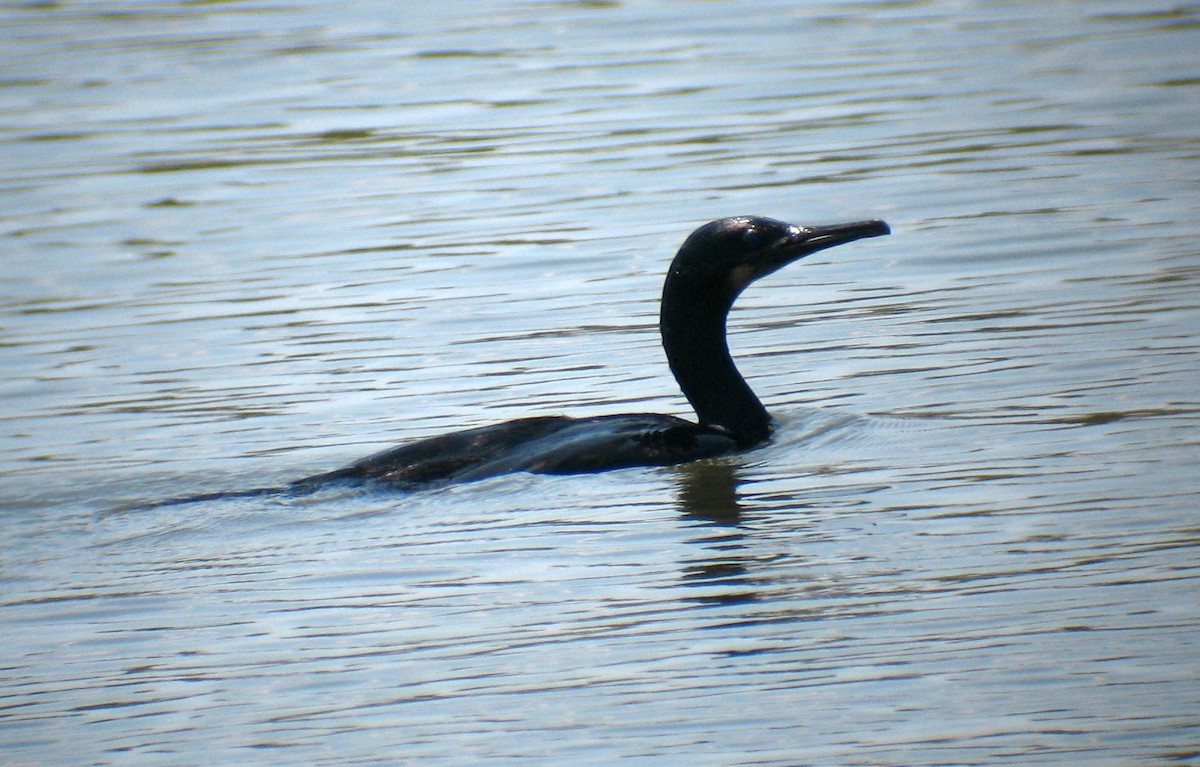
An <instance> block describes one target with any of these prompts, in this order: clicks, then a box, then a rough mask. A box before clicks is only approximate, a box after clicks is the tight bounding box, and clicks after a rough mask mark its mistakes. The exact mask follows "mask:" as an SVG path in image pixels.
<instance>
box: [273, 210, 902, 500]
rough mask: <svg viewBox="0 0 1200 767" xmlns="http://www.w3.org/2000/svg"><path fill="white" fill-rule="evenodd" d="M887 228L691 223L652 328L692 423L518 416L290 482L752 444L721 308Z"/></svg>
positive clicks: (546, 469)
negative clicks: (757, 285) (772, 277)
mask: <svg viewBox="0 0 1200 767" xmlns="http://www.w3.org/2000/svg"><path fill="white" fill-rule="evenodd" d="M889 232H890V230H889V229H888V225H887V224H885V223H884V222H883V221H878V220H873V221H859V222H855V223H850V224H835V225H832V226H794V225H792V224H787V223H784V222H782V221H776V220H774V219H770V218H759V217H753V216H740V217H736V218H723V219H720V220H718V221H713V222H711V223H708V224H705V225H704V226H702V227H700V228H699V229H697V230H696V231H695V232H693V233H692V234H691V236H689V237H688V238H687V240H686V241H685V242H684V243H683V246H682V247H681V248H680V249H679V253H678V254H677V255H676V256H675V260H674V261H673V262H672V263H671V268H670V269H669V270H668V272H667V279H666V283H665V284H664V285H663V295H662V308H661V311H660V315H659V323H658V327H659V331H660V332H661V333H662V342H663V348H664V349H665V350H666V353H667V361H668V362H669V363H670V365H671V372H672V373H674V374H675V380H676V381H678V382H679V386H680V388H682V389H683V393H684V395H686V396H687V399H688V402H690V403H691V405H692V407H693V408H694V409H695V411H696V416H697V418H698V422H697V423H692V422H690V421H685V420H683V419H681V418H676V417H674V416H670V415H658V414H655V413H632V414H628V415H606V416H596V417H593V418H569V417H567V416H543V417H534V418H522V419H519V420H516V421H509V422H506V423H501V424H496V425H494V426H484V427H481V428H476V429H467V430H465V431H458V432H453V433H450V434H445V435H442V436H439V437H432V438H430V439H424V440H420V441H418V442H414V443H411V444H408V445H401V446H400V447H396V448H393V449H390V450H387V451H385V452H382V453H378V454H376V455H373V456H370V457H369V458H365V459H363V460H361V461H358V462H357V463H353V464H351V465H349V466H347V467H345V468H342V469H338V470H337V471H332V472H329V473H326V474H318V475H315V476H312V477H308V478H306V479H302V480H299V481H298V482H294V483H292V484H291V485H290V486H289V488H288V489H290V490H292V491H311V490H314V489H316V488H318V487H321V486H324V485H325V484H326V483H329V482H333V481H352V482H353V481H366V482H378V483H382V484H386V485H393V486H397V487H421V486H425V485H429V484H432V483H441V482H454V481H466V480H473V479H480V478H482V477H490V476H493V475H496V474H502V473H505V472H511V471H531V472H542V473H551V474H565V473H575V472H590V471H603V470H606V469H616V468H620V467H625V466H661V465H667V464H674V463H682V462H685V461H693V460H696V459H699V458H710V457H712V456H718V455H724V454H726V453H732V452H735V451H738V450H745V449H747V448H750V447H753V446H755V445H758V444H760V443H762V442H764V441H765V440H767V439H768V438H769V437H770V434H771V419H770V416H769V415H768V414H767V411H766V408H764V407H763V406H762V403H761V402H759V400H758V397H756V396H755V395H754V392H753V391H751V390H750V387H749V386H748V385H747V384H746V381H745V379H743V378H742V376H741V374H740V373H738V371H737V368H736V367H734V365H733V360H732V359H731V358H730V356H729V346H728V344H727V342H726V340H725V318H726V316H727V315H728V313H729V309H730V307H732V306H733V301H734V299H735V298H737V296H738V294H740V293H741V292H742V290H743V289H744V288H745V287H746V286H747V285H749V284H750V283H751V282H753V281H755V280H757V279H758V278H759V277H763V276H765V275H768V274H770V273H771V272H774V271H776V270H777V269H780V268H782V267H784V266H786V265H787V264H790V263H792V262H793V261H796V260H799V259H801V258H803V257H805V256H807V255H809V254H810V253H815V252H817V251H818V250H823V249H825V248H830V247H833V246H834V245H841V244H842V243H845V242H850V241H852V240H857V239H861V238H863V237H878V236H880V235H884V234H888V233H889ZM252 492H253V491H252Z"/></svg>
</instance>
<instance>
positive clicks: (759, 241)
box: [742, 229, 766, 250]
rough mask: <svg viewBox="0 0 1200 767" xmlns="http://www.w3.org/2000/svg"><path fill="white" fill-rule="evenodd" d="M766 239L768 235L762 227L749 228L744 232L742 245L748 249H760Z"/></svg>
mask: <svg viewBox="0 0 1200 767" xmlns="http://www.w3.org/2000/svg"><path fill="white" fill-rule="evenodd" d="M765 241H766V236H765V235H764V234H763V233H762V230H760V229H747V230H745V231H744V232H742V245H744V246H745V247H746V248H747V249H748V250H758V249H759V248H761V247H763V245H764V244H765Z"/></svg>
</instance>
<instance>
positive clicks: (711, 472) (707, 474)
mask: <svg viewBox="0 0 1200 767" xmlns="http://www.w3.org/2000/svg"><path fill="white" fill-rule="evenodd" d="M678 477H679V486H678V488H677V489H676V492H677V494H678V498H679V507H680V509H682V510H683V512H684V514H686V515H688V516H689V517H697V518H699V519H706V520H708V521H710V522H716V523H718V524H723V525H736V524H737V523H738V521H739V520H740V519H741V514H742V507H741V506H740V505H739V504H738V498H737V485H738V476H737V471H736V470H735V469H734V467H733V466H732V465H730V464H729V463H728V462H726V461H696V462H695V463H689V464H684V465H683V466H681V467H679V471H678Z"/></svg>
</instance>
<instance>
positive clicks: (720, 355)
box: [658, 279, 771, 446]
mask: <svg viewBox="0 0 1200 767" xmlns="http://www.w3.org/2000/svg"><path fill="white" fill-rule="evenodd" d="M695 288H696V286H690V285H686V284H681V283H680V281H678V280H676V281H674V282H673V281H672V280H670V279H668V281H667V284H666V285H665V286H664V289H663V300H662V310H661V314H660V315H659V322H658V326H659V330H660V332H661V333H662V340H663V349H664V350H666V353H667V361H668V362H669V363H670V365H671V372H672V373H674V374H675V380H676V381H678V382H679V388H681V389H683V394H684V396H686V397H687V398H688V402H690V403H691V404H692V407H693V408H695V410H696V416H697V417H698V418H699V420H700V423H701V424H704V425H708V426H721V427H724V428H725V429H728V430H729V431H730V432H731V433H732V434H733V436H734V438H735V439H737V441H738V443H739V444H741V445H743V446H749V445H753V444H757V443H759V442H762V441H763V440H765V439H766V438H767V437H768V436H769V435H770V433H771V421H770V416H768V415H767V410H766V408H764V407H763V406H762V403H761V402H759V401H758V397H756V396H755V395H754V392H753V391H751V390H750V387H749V386H748V385H747V384H746V381H745V379H744V378H742V376H741V374H740V373H739V372H738V370H737V368H736V367H734V364H733V359H732V358H731V357H730V356H729V345H728V343H727V342H726V340H725V317H726V315H727V314H728V312H729V304H730V299H729V298H728V297H727V295H726V294H724V292H723V291H721V290H704V289H699V290H697V289H695Z"/></svg>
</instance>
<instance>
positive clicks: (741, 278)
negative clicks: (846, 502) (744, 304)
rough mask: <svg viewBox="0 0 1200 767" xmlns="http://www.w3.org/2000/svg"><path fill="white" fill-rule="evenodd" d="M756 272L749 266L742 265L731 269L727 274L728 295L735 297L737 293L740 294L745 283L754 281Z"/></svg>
mask: <svg viewBox="0 0 1200 767" xmlns="http://www.w3.org/2000/svg"><path fill="white" fill-rule="evenodd" d="M756 271H757V270H756V269H755V268H754V267H753V266H750V265H749V264H742V265H741V266H735V267H733V269H731V270H730V272H729V280H728V282H727V284H728V286H729V295H731V296H736V295H737V294H738V293H741V292H742V288H744V287H746V283H748V282H750V280H752V279H754V275H755V272H756Z"/></svg>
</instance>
